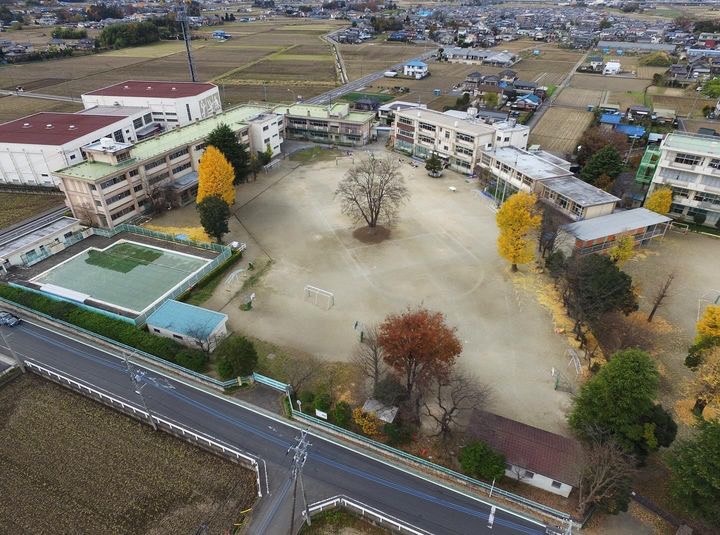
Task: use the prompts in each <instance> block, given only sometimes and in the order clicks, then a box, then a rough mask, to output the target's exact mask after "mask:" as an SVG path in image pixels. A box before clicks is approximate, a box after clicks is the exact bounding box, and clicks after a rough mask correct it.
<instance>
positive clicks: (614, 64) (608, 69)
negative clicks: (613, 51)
mask: <svg viewBox="0 0 720 535" xmlns="http://www.w3.org/2000/svg"><path fill="white" fill-rule="evenodd" d="M620 72H622V65H621V64H620V62H619V61H608V62H607V63H606V64H605V66H604V67H603V71H602V73H603V75H613V74H620Z"/></svg>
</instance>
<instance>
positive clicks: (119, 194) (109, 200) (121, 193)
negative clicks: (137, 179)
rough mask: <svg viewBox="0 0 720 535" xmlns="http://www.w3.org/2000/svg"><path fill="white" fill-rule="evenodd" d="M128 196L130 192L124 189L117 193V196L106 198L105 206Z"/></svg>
mask: <svg viewBox="0 0 720 535" xmlns="http://www.w3.org/2000/svg"><path fill="white" fill-rule="evenodd" d="M129 196H130V190H129V189H126V190H125V191H123V192H120V193H118V194H117V195H113V196H112V197H108V198H107V199H105V202H106V203H107V204H112V203H114V202H118V201H119V200H122V199H124V198H125V197H129Z"/></svg>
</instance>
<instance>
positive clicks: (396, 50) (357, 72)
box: [339, 40, 435, 80]
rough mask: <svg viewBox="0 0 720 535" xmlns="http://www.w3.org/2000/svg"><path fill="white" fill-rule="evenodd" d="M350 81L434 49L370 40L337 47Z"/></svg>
mask: <svg viewBox="0 0 720 535" xmlns="http://www.w3.org/2000/svg"><path fill="white" fill-rule="evenodd" d="M339 49H340V53H341V54H342V57H343V60H344V61H345V68H346V69H347V71H348V77H349V78H350V80H355V79H357V78H362V77H363V76H364V75H366V74H370V73H372V72H376V71H379V70H381V69H387V68H389V67H390V66H391V65H393V64H395V63H400V62H402V61H405V60H408V59H411V58H414V57H417V56H419V55H420V54H422V53H423V52H427V51H428V50H433V49H435V47H434V46H432V47H426V46H420V45H413V44H408V43H393V42H387V41H381V40H372V41H369V42H366V43H362V44H358V45H339Z"/></svg>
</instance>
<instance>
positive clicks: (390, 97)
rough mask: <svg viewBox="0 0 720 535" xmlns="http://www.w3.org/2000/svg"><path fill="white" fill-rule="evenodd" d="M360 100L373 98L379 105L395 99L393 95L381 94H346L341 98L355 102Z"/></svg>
mask: <svg viewBox="0 0 720 535" xmlns="http://www.w3.org/2000/svg"><path fill="white" fill-rule="evenodd" d="M361 98H374V99H375V100H377V101H378V102H380V103H381V104H385V103H386V102H390V101H391V100H394V99H395V97H394V96H393V95H385V94H381V93H348V94H347V95H345V96H343V97H342V100H347V101H349V102H356V101H358V100H360V99H361Z"/></svg>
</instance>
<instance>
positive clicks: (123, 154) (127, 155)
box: [115, 151, 130, 163]
mask: <svg viewBox="0 0 720 535" xmlns="http://www.w3.org/2000/svg"><path fill="white" fill-rule="evenodd" d="M115 159H116V160H117V161H118V163H120V162H125V161H127V160H129V159H130V151H126V152H119V153H118V154H117V155H116V156H115Z"/></svg>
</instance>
